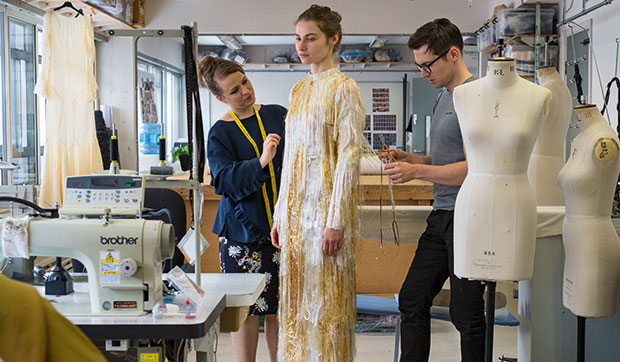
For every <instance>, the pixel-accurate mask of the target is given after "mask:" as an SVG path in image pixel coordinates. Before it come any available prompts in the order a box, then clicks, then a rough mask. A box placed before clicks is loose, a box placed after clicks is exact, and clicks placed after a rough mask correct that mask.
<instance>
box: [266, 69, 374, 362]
mask: <svg viewBox="0 0 620 362" xmlns="http://www.w3.org/2000/svg"><path fill="white" fill-rule="evenodd" d="M363 129H364V106H363V103H362V98H361V95H360V91H359V86H358V85H357V83H356V82H355V81H353V80H352V79H350V78H348V77H347V76H345V75H344V74H343V73H341V72H340V71H339V70H337V69H335V68H331V69H329V70H326V71H323V72H321V73H318V74H308V76H307V77H306V78H305V79H303V80H301V81H299V82H298V83H297V84H295V86H294V87H293V90H292V93H291V107H290V110H289V112H288V115H287V118H286V133H285V134H286V145H285V149H284V162H283V166H282V181H281V185H280V196H279V200H278V203H277V205H276V207H275V214H274V219H275V222H277V223H279V225H280V243H281V245H282V252H281V260H280V263H281V264H280V304H279V309H278V310H279V323H280V327H279V346H278V360H279V361H286V362H304V361H321V362H323V361H326V362H327V361H333V362H347V361H353V357H354V354H355V346H354V327H355V321H356V308H355V245H356V241H357V238H358V232H357V230H358V229H357V226H358V220H357V206H358V196H357V189H358V187H357V183H358V176H359V159H360V154H361V149H362V144H363V138H364V135H363ZM326 226H327V227H330V228H333V229H338V230H342V231H343V234H344V244H343V247H342V249H341V250H340V251H338V253H337V254H336V255H335V256H326V255H323V252H322V241H321V235H322V232H323V229H324V227H326Z"/></svg>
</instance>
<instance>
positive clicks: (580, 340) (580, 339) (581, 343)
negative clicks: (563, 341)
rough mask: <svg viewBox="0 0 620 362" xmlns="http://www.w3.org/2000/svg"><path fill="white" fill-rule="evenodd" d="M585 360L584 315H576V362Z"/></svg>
mask: <svg viewBox="0 0 620 362" xmlns="http://www.w3.org/2000/svg"><path fill="white" fill-rule="evenodd" d="M585 361H586V317H579V316H577V362H585Z"/></svg>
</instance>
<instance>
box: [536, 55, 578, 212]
mask: <svg viewBox="0 0 620 362" xmlns="http://www.w3.org/2000/svg"><path fill="white" fill-rule="evenodd" d="M536 73H537V74H538V79H539V80H540V85H542V86H543V87H545V88H547V89H549V90H550V91H551V94H552V95H553V99H552V100H551V107H550V109H549V115H548V116H547V118H546V120H545V121H544V122H543V125H542V127H541V129H540V133H539V135H538V140H537V141H536V144H535V145H534V150H533V151H532V157H531V158H530V165H529V167H528V171H527V176H528V178H529V180H530V184H531V185H532V188H533V189H534V195H535V197H536V205H537V206H562V205H564V194H563V193H562V190H561V189H560V187H559V186H558V183H557V181H556V180H557V177H558V173H560V170H561V169H562V167H564V158H565V154H566V132H567V131H568V125H569V123H570V119H571V115H572V113H573V106H572V104H573V101H572V96H571V94H570V91H569V90H568V87H567V86H566V83H564V80H563V79H562V77H561V76H560V74H559V73H558V71H557V70H556V69H555V67H543V68H539V69H538V70H537V71H536Z"/></svg>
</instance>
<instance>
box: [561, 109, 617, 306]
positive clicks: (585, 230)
mask: <svg viewBox="0 0 620 362" xmlns="http://www.w3.org/2000/svg"><path fill="white" fill-rule="evenodd" d="M575 116H576V117H577V120H578V125H579V128H580V129H581V132H580V133H579V135H577V137H575V139H574V141H573V144H572V147H571V156H570V158H569V159H568V161H567V163H566V165H565V166H564V168H563V169H562V171H561V172H560V174H559V175H558V183H559V185H560V187H561V189H562V190H563V191H564V196H565V199H566V216H565V218H564V224H563V242H564V249H565V252H566V262H565V264H564V306H565V307H567V308H568V309H570V310H571V311H572V312H573V313H574V314H576V315H579V316H584V317H607V316H611V315H613V314H615V312H616V296H617V291H618V284H619V283H620V268H618V265H620V240H619V239H618V235H617V234H616V231H615V229H614V226H613V224H612V222H611V206H612V202H613V194H614V192H615V188H616V182H617V180H618V172H619V171H620V157H618V144H619V142H618V136H617V135H616V132H615V131H614V130H613V129H612V128H611V126H610V125H609V124H608V123H607V122H606V121H605V119H604V118H603V116H602V115H601V114H600V112H599V111H598V109H597V108H596V107H595V106H590V105H587V106H578V107H576V108H575Z"/></svg>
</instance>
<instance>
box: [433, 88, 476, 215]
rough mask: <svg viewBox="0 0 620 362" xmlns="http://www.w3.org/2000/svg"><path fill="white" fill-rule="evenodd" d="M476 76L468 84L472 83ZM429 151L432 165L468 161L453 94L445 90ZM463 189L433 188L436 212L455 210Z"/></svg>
mask: <svg viewBox="0 0 620 362" xmlns="http://www.w3.org/2000/svg"><path fill="white" fill-rule="evenodd" d="M474 79H475V78H474V77H470V78H469V79H467V80H466V81H465V83H467V82H471V81H472V80H474ZM430 151H431V158H432V164H433V165H446V164H450V163H455V162H460V161H465V153H464V152H463V137H462V136H461V129H460V127H459V120H458V118H457V117H456V112H455V111H454V103H453V101H452V91H449V90H448V89H446V88H444V89H443V90H442V91H441V93H439V95H438V96H437V99H436V100H435V105H434V106H433V118H432V119H431V131H430ZM460 188H461V187H460V186H448V185H443V184H438V183H436V184H434V185H433V197H434V198H435V201H434V202H433V209H434V210H454V203H455V202H456V194H458V192H459V189H460Z"/></svg>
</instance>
